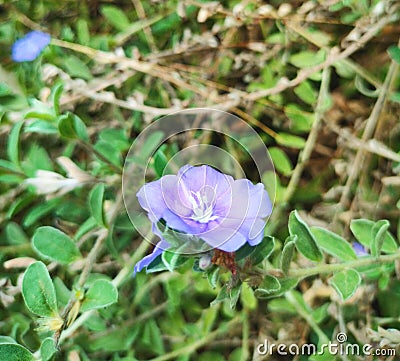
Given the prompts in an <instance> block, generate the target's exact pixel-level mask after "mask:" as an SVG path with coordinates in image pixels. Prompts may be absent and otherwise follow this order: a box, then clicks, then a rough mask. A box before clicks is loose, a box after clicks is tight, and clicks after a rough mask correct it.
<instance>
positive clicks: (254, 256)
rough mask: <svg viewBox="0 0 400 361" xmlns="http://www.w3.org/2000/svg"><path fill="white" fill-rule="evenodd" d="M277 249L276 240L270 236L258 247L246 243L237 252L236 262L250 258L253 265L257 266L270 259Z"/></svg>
mask: <svg viewBox="0 0 400 361" xmlns="http://www.w3.org/2000/svg"><path fill="white" fill-rule="evenodd" d="M274 248H275V239H274V238H273V237H270V236H266V237H264V238H263V240H262V241H261V242H260V243H259V244H258V245H257V246H250V245H249V244H248V243H246V244H245V245H244V246H242V247H241V248H240V249H239V250H238V251H236V252H235V260H236V262H238V261H240V260H242V259H244V258H246V257H250V260H251V264H252V265H257V264H259V263H260V262H262V261H263V260H264V259H266V258H268V257H269V256H270V255H271V254H272V252H273V251H274Z"/></svg>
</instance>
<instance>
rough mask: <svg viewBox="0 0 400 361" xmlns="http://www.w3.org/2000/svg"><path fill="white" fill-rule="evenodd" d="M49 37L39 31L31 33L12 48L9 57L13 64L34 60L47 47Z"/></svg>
mask: <svg viewBox="0 0 400 361" xmlns="http://www.w3.org/2000/svg"><path fill="white" fill-rule="evenodd" d="M50 39H51V38H50V35H49V34H46V33H43V32H41V31H31V32H30V33H28V34H26V35H25V36H24V37H23V38H21V39H19V40H17V41H16V42H15V43H14V44H13V46H12V52H11V57H12V59H13V60H14V61H15V62H18V63H20V62H23V61H32V60H35V59H36V58H37V57H38V56H39V55H40V53H41V52H42V50H43V49H44V48H45V47H46V46H47V45H49V43H50Z"/></svg>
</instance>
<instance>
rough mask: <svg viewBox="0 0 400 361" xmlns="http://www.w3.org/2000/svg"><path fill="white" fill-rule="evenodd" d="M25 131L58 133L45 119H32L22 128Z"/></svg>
mask: <svg viewBox="0 0 400 361" xmlns="http://www.w3.org/2000/svg"><path fill="white" fill-rule="evenodd" d="M24 131H25V133H39V134H58V129H57V128H56V127H55V126H54V125H53V124H50V123H49V122H47V121H44V120H34V121H33V122H30V123H29V124H27V125H26V126H25V128H24Z"/></svg>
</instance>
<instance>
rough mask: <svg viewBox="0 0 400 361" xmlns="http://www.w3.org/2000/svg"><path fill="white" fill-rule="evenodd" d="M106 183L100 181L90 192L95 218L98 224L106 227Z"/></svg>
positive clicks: (90, 204)
mask: <svg viewBox="0 0 400 361" xmlns="http://www.w3.org/2000/svg"><path fill="white" fill-rule="evenodd" d="M104 189H105V187H104V184H103V183H99V184H96V186H95V187H94V188H93V189H92V190H91V191H90V193H89V207H90V212H91V213H92V216H93V218H94V219H95V220H96V222H97V224H98V225H99V226H102V227H106V219H105V216H104V210H103V201H104Z"/></svg>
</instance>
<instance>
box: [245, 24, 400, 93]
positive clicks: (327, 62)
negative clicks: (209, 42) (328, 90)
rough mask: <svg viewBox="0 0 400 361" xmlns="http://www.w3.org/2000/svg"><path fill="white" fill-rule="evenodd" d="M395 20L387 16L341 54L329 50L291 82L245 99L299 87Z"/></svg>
mask: <svg viewBox="0 0 400 361" xmlns="http://www.w3.org/2000/svg"><path fill="white" fill-rule="evenodd" d="M396 19H397V17H396V16H387V17H384V18H382V19H380V20H379V21H378V22H377V23H376V24H373V25H371V27H370V28H369V30H368V31H367V32H366V33H365V34H364V35H362V36H361V37H360V39H359V40H358V41H356V42H354V43H352V44H351V45H349V46H348V47H347V48H346V49H345V50H343V51H342V52H340V53H337V48H333V49H331V52H330V53H329V54H328V57H327V59H326V60H325V61H324V62H322V63H321V64H318V65H315V66H313V67H311V68H306V69H303V70H301V71H299V73H298V75H297V76H296V78H294V79H292V80H288V79H284V80H281V81H280V82H279V83H278V85H277V86H275V87H273V88H270V89H265V90H260V91H258V92H254V93H251V94H248V95H247V97H246V99H247V100H257V99H259V98H263V97H267V96H270V95H274V94H278V93H281V92H283V91H284V90H286V89H289V88H293V87H295V86H297V85H299V84H300V83H302V82H303V81H304V80H306V79H307V78H309V77H310V76H311V75H313V74H314V73H316V72H317V71H320V70H322V69H324V68H327V67H329V66H331V65H333V64H334V63H336V62H338V61H340V60H343V59H346V58H347V57H349V56H350V55H352V54H353V53H355V52H356V51H357V50H359V49H360V48H362V47H363V46H364V45H365V44H366V43H368V42H369V41H370V40H371V39H372V38H373V37H374V36H375V35H376V33H377V32H379V31H380V30H381V29H382V28H383V27H384V26H386V25H387V24H389V23H391V22H393V21H395V20H396Z"/></svg>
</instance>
